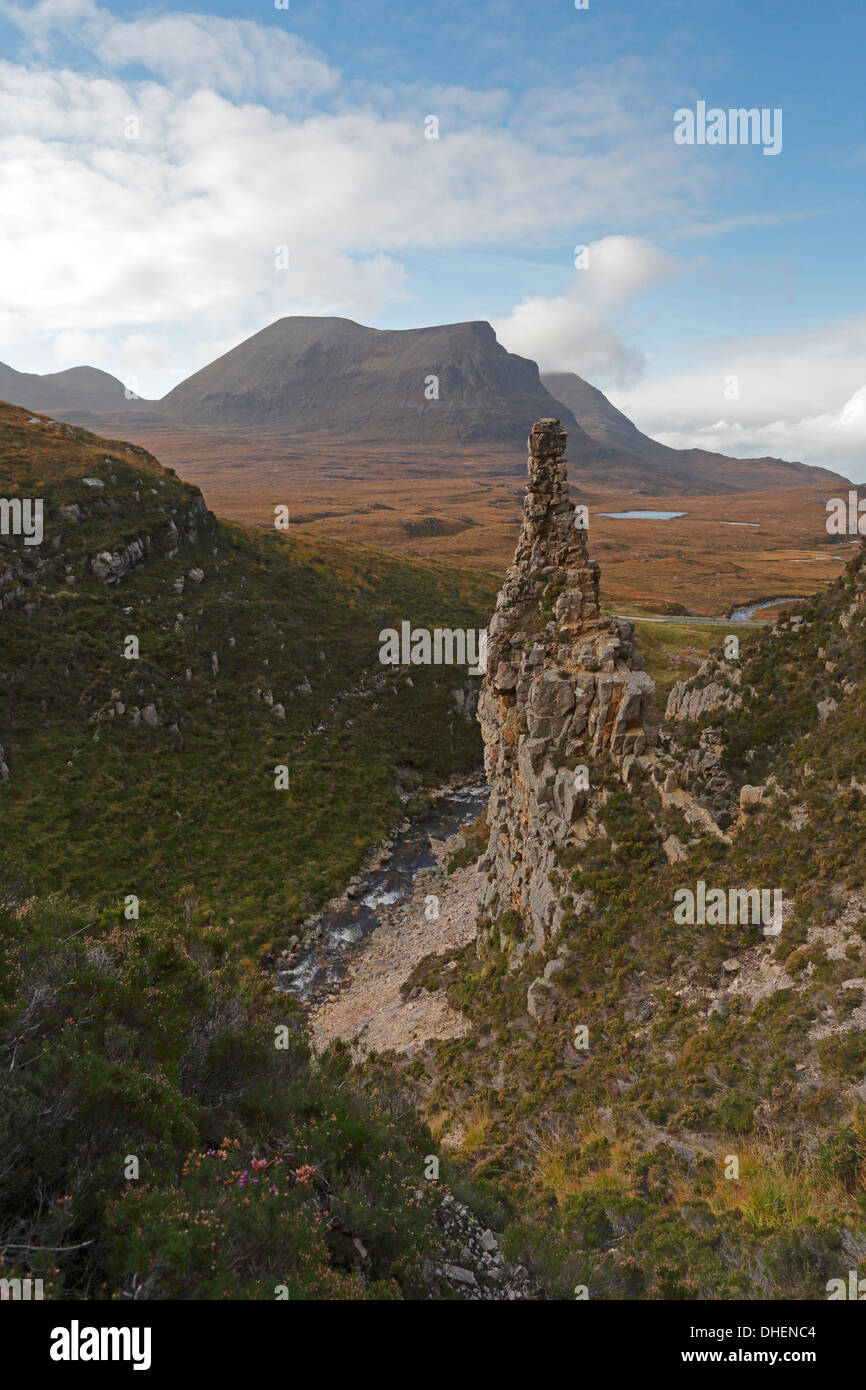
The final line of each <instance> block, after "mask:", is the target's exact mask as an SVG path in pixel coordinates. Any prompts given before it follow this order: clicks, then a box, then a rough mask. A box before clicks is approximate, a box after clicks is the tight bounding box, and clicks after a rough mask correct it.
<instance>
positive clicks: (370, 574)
mask: <svg viewBox="0 0 866 1390" xmlns="http://www.w3.org/2000/svg"><path fill="white" fill-rule="evenodd" d="M0 457H2V461H3V477H4V487H5V490H6V496H7V498H12V499H14V498H18V499H26V498H30V499H32V498H34V497H37V498H40V499H42V501H43V504H44V536H43V539H42V542H41V544H37V545H32V546H28V545H27V544H25V542H24V538H23V537H20V536H15V535H8V536H3V537H0V633H2V650H3V660H2V666H0V816H2V823H3V830H4V835H3V846H2V851H0V1055H2V1056H3V1070H4V1078H5V1079H4V1085H3V1094H2V1100H0V1133H2V1135H3V1151H4V1154H5V1155H6V1160H7V1161H6V1162H5V1163H4V1164H3V1165H2V1166H0V1251H2V1252H3V1257H2V1258H0V1273H2V1275H3V1276H4V1277H11V1278H12V1277H14V1278H24V1277H30V1276H32V1277H35V1278H40V1279H42V1280H43V1281H44V1284H45V1296H46V1297H48V1298H59V1297H66V1298H69V1297H72V1298H106V1297H112V1298H133V1299H165V1298H182V1299H204V1298H245V1299H249V1298H253V1299H255V1298H263V1299H267V1300H273V1299H274V1298H288V1299H310V1298H323V1299H341V1300H345V1299H349V1300H351V1299H365V1298H381V1299H394V1298H406V1297H423V1298H438V1297H461V1296H463V1289H462V1286H461V1285H460V1283H459V1281H457V1280H456V1276H453V1275H452V1274H451V1273H450V1271H451V1270H452V1269H453V1268H454V1263H455V1261H461V1262H462V1264H463V1265H464V1266H465V1265H466V1263H467V1261H468V1262H470V1264H471V1263H472V1261H473V1260H474V1261H475V1262H476V1265H477V1268H478V1272H479V1277H481V1276H482V1274H483V1271H484V1270H485V1269H486V1268H487V1267H488V1266H489V1265H490V1264H491V1262H492V1259H493V1257H492V1255H491V1253H490V1251H491V1245H490V1241H491V1239H492V1238H491V1237H490V1233H489V1232H486V1231H485V1226H484V1224H483V1223H479V1220H478V1217H477V1216H476V1215H475V1214H474V1213H473V1212H472V1211H470V1210H469V1208H468V1207H466V1206H465V1205H464V1204H463V1203H462V1202H459V1201H456V1200H455V1199H454V1197H453V1195H451V1194H450V1193H449V1191H448V1188H447V1187H445V1186H444V1184H443V1185H440V1184H438V1183H428V1182H427V1181H426V1178H425V1176H424V1175H425V1172H426V1167H427V1157H426V1156H427V1155H429V1154H431V1153H434V1154H435V1153H436V1145H435V1143H434V1141H433V1139H432V1137H431V1136H430V1134H429V1132H428V1131H427V1130H426V1129H425V1127H424V1125H423V1123H422V1122H421V1121H420V1120H419V1119H418V1118H417V1116H416V1115H415V1114H414V1112H413V1111H412V1109H411V1107H410V1106H409V1104H408V1102H407V1099H406V1097H405V1096H404V1095H403V1094H402V1092H401V1089H400V1086H399V1084H396V1083H394V1082H390V1081H388V1080H387V1078H380V1079H379V1080H378V1081H377V1082H375V1083H374V1084H367V1083H365V1081H364V1080H363V1078H361V1077H360V1076H359V1075H357V1074H356V1073H354V1072H353V1071H352V1069H351V1068H350V1066H349V1064H348V1061H347V1059H346V1057H345V1056H340V1055H339V1054H336V1055H334V1056H333V1057H332V1058H330V1059H329V1060H328V1061H327V1062H321V1061H320V1062H317V1063H315V1064H314V1063H313V1062H312V1060H311V1058H310V1054H309V1048H308V1044H307V1040H306V1037H305V1033H304V1028H303V1024H302V1020H301V1019H300V1016H299V1014H298V1010H297V1006H296V1005H295V1004H294V1003H293V1002H292V1001H291V1000H290V999H289V998H288V997H287V996H286V995H284V994H280V993H278V992H276V991H275V990H274V989H273V986H272V984H271V983H270V982H269V980H268V979H267V977H266V976H265V975H263V974H262V973H261V971H260V970H259V968H258V963H257V962H258V960H259V958H260V957H261V955H262V953H263V952H264V951H266V950H267V948H268V947H269V945H270V944H271V942H273V941H274V940H277V941H279V942H282V941H284V940H285V939H286V937H287V935H288V934H289V932H290V931H291V929H292V927H293V926H297V925H299V924H300V922H301V919H302V918H303V917H305V916H307V915H308V914H309V913H310V912H311V911H312V910H314V909H315V908H316V907H317V906H318V905H319V904H320V903H321V902H322V901H323V900H324V898H325V897H327V895H328V894H329V893H330V892H332V891H334V889H335V888H336V887H338V886H341V885H342V884H343V883H344V882H345V881H346V879H347V878H348V877H349V876H351V875H352V874H353V873H354V872H355V871H356V870H357V869H358V868H359V867H360V866H361V865H362V864H363V863H364V861H365V859H366V858H367V856H368V855H369V852H370V850H371V848H372V846H373V845H374V844H375V842H376V841H377V840H379V839H381V838H382V836H383V835H384V833H385V832H386V830H389V829H390V828H391V827H392V826H393V825H394V824H395V823H396V822H397V821H399V820H401V818H404V817H406V816H409V817H412V816H415V815H417V814H419V813H420V812H421V811H422V810H423V809H424V808H425V806H426V805H427V801H428V790H429V788H431V787H432V786H437V785H439V784H440V783H442V782H443V781H444V780H445V779H447V778H448V777H449V776H451V775H453V774H455V773H459V774H466V773H467V772H469V771H470V770H472V769H474V768H475V767H476V766H477V760H478V757H479V751H480V745H479V739H478V733H477V729H476V727H475V724H474V719H473V718H472V708H473V703H474V696H473V694H472V691H473V686H474V688H475V689H477V678H475V679H474V680H473V678H470V677H467V675H466V673H465V671H463V670H459V669H457V668H454V667H452V668H447V667H439V668H436V667H433V668H426V669H424V668H420V669H419V668H417V667H416V668H413V671H412V677H411V678H409V677H408V674H407V672H406V671H405V670H403V671H400V670H399V669H398V668H393V667H388V668H383V667H382V666H381V665H380V664H379V661H378V652H379V645H380V643H379V632H380V629H381V628H382V627H383V626H385V625H389V624H392V623H397V624H398V625H399V623H400V621H401V620H402V619H403V618H405V617H408V618H410V619H411V620H413V621H414V622H415V623H420V624H423V623H425V622H427V623H429V624H430V625H431V626H432V625H435V624H437V623H441V624H444V625H448V626H452V627H453V626H457V625H459V624H461V623H462V624H469V623H470V622H476V623H477V622H479V621H483V615H484V612H485V611H486V607H487V605H488V602H489V595H490V589H489V586H488V585H487V584H486V582H485V581H484V580H478V579H475V578H473V577H472V576H469V575H467V574H463V575H461V576H459V577H458V578H457V579H454V578H452V577H451V576H448V575H447V574H445V573H444V572H442V571H436V570H432V569H430V568H428V567H422V566H418V565H413V564H412V563H410V562H405V561H395V560H393V559H389V558H387V557H383V556H380V555H377V554H376V553H375V552H358V551H357V550H353V552H352V553H351V554H349V553H347V552H346V551H345V550H343V549H341V548H340V547H339V546H336V545H321V544H310V543H308V542H303V541H300V540H298V539H297V538H296V537H295V536H294V535H293V534H290V535H288V536H285V535H278V534H276V533H274V534H272V535H269V536H252V535H250V534H248V533H245V532H244V531H242V530H240V529H239V528H232V527H227V526H225V525H224V524H223V523H221V522H220V521H218V520H217V519H216V518H215V517H214V516H213V515H212V514H211V513H209V512H208V510H207V508H206V507H205V504H204V501H203V499H202V497H201V494H200V493H199V492H198V490H197V489H196V488H194V487H191V486H189V485H188V484H185V483H182V482H180V481H179V480H178V479H177V477H176V476H175V475H174V474H173V472H172V471H171V470H166V469H163V468H161V467H160V465H159V464H158V462H157V461H156V460H155V459H154V458H153V457H151V456H149V455H148V454H146V453H145V452H144V451H143V450H141V449H138V448H135V447H131V446H129V445H127V444H125V443H122V442H118V441H113V440H112V441H109V440H104V439H99V438H98V437H96V436H94V435H91V434H89V433H87V432H86V431H84V430H81V429H75V428H72V427H70V426H67V425H60V424H57V423H55V422H53V421H51V420H49V419H46V418H36V417H34V416H31V415H29V414H28V412H26V411H22V410H19V409H16V408H14V407H10V406H0ZM131 637H135V638H137V641H138V645H139V655H138V659H137V660H127V659H125V656H124V652H125V651H127V650H129V649H130V648H129V643H130V638H131ZM277 765H283V766H285V767H286V768H287V770H288V782H289V785H288V789H287V790H278V789H277V788H276V786H275V776H274V774H275V768H276V767H277ZM130 1155H132V1156H134V1159H135V1163H136V1165H137V1167H136V1170H135V1172H133V1173H131V1172H130V1166H129V1165H130ZM131 1178H132V1179H135V1180H134V1181H132V1180H130V1179H131ZM443 1199H447V1201H446V1200H443ZM214 1232H217V1233H218V1238H217V1239H216V1240H215V1239H214ZM482 1238H483V1239H482ZM470 1249H471V1250H473V1251H475V1254H474V1255H473V1254H471V1253H469V1252H470ZM22 1252H24V1253H22ZM496 1261H497V1264H496V1268H497V1270H498V1276H497V1277H498V1278H499V1280H500V1284H499V1286H498V1287H500V1288H504V1289H506V1290H511V1292H512V1295H513V1296H514V1297H517V1298H527V1297H535V1296H536V1293H537V1290H536V1288H535V1286H534V1285H533V1284H532V1283H531V1281H530V1280H529V1279H528V1276H527V1275H526V1272H525V1271H523V1270H521V1269H519V1268H517V1267H515V1266H513V1265H511V1264H510V1263H509V1262H508V1261H506V1260H504V1259H503V1258H502V1257H501V1256H500V1255H499V1254H498V1253H497V1255H496ZM461 1272H462V1271H458V1273H461ZM503 1281H504V1282H503Z"/></svg>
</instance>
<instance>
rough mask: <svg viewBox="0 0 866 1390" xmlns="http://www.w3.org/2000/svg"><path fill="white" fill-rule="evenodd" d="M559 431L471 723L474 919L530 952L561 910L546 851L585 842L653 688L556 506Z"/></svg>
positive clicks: (491, 638) (532, 470) (572, 521)
mask: <svg viewBox="0 0 866 1390" xmlns="http://www.w3.org/2000/svg"><path fill="white" fill-rule="evenodd" d="M565 443H566V436H565V431H564V430H563V429H562V427H561V426H560V423H559V421H558V420H539V421H538V423H537V424H536V425H534V426H533V429H532V433H531V434H530V437H529V460H528V472H529V479H528V490H527V493H526V498H525V502H524V512H523V526H522V530H521V533H520V539H519V541H518V544H517V550H516V552H515V556H514V561H513V563H512V565H511V567H510V569H509V570H508V572H507V574H506V577H505V583H504V585H503V587H502V590H501V592H500V594H499V597H498V599H497V603H496V610H495V612H494V615H493V618H492V620H491V623H490V627H489V634H488V651H487V674H486V676H485V679H484V682H483V684H482V688H481V694H480V696H479V702H478V718H479V721H480V724H481V732H482V735H483V738H484V747H485V754H484V756H485V769H486V772H487V779H488V781H489V783H490V805H489V811H488V819H489V823H490V844H489V848H488V851H487V855H486V857H485V861H484V863H485V866H486V868H487V870H488V875H489V881H488V887H487V891H486V894H485V898H484V903H483V908H484V911H485V912H486V913H487V914H488V915H489V916H491V917H495V916H497V915H498V914H499V913H502V912H504V911H507V910H511V911H514V912H516V913H517V914H518V915H519V917H520V918H521V919H522V921H523V923H524V925H525V927H526V929H527V930H528V932H529V933H530V934H531V937H532V939H533V942H534V944H535V945H536V946H537V947H539V948H540V947H541V946H542V945H543V944H544V942H545V941H546V940H547V938H548V937H549V936H550V935H551V934H552V933H555V932H556V930H557V928H558V926H559V923H560V921H561V916H562V908H561V905H560V904H559V901H558V898H557V894H556V892H555V891H554V888H553V886H552V884H551V881H550V875H551V873H552V872H553V871H554V869H555V867H556V858H557V850H558V848H560V847H561V846H563V845H565V844H567V843H569V842H572V843H576V844H582V843H586V841H587V840H588V839H589V838H590V837H591V836H592V835H594V834H595V833H597V818H596V811H597V809H598V805H599V802H600V795H601V792H600V785H599V784H600V778H599V776H598V770H599V769H598V766H597V764H598V763H599V762H600V761H601V760H606V759H609V760H612V761H613V762H614V763H615V764H616V765H617V766H618V767H619V768H620V770H621V771H622V772H623V774H624V775H625V776H627V775H628V773H629V770H630V767H631V766H632V765H633V763H634V760H635V759H636V758H640V757H642V756H644V755H646V754H647V751H648V750H649V749H650V747H651V745H652V744H653V742H654V737H655V735H654V700H655V687H654V685H653V682H652V680H651V679H650V677H649V676H648V675H647V673H646V671H645V670H644V663H643V658H642V657H641V655H640V653H639V652H638V651H637V650H636V648H635V646H634V644H633V642H632V633H633V628H632V625H631V624H630V623H628V622H624V621H622V620H619V619H613V618H605V617H602V615H601V611H600V608H599V597H598V595H599V569H598V565H597V564H595V563H594V562H593V561H592V560H590V558H589V555H588V553H587V544H586V531H585V529H581V528H580V527H579V526H578V525H576V514H575V507H574V504H573V503H572V502H571V501H570V499H569V495H568V479H567V474H566V465H565Z"/></svg>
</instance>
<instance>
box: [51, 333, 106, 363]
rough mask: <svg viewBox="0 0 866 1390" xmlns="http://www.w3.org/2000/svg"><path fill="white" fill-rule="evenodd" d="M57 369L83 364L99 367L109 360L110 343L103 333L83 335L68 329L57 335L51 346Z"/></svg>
mask: <svg viewBox="0 0 866 1390" xmlns="http://www.w3.org/2000/svg"><path fill="white" fill-rule="evenodd" d="M52 351H53V353H54V359H55V361H56V362H57V365H58V367H59V368H60V369H61V370H62V369H63V368H64V367H78V366H80V365H81V364H82V363H83V362H87V363H89V364H90V365H91V366H94V367H100V366H102V365H103V364H104V363H106V362H109V361H110V360H111V343H110V342H109V340H108V338H107V336H106V335H105V334H104V333H85V332H81V331H77V330H75V329H69V330H67V331H66V332H65V333H58V335H57V337H56V338H55V339H54V343H53V345H52Z"/></svg>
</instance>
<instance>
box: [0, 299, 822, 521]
mask: <svg viewBox="0 0 866 1390" xmlns="http://www.w3.org/2000/svg"><path fill="white" fill-rule="evenodd" d="M0 399H8V400H9V401H12V402H14V403H16V404H19V405H22V406H25V407H26V408H27V409H29V410H37V411H43V412H46V413H48V414H51V415H56V416H59V417H60V418H62V419H64V420H70V421H72V422H73V423H77V424H83V425H86V426H88V427H92V428H97V429H99V430H100V432H102V433H109V432H114V431H115V430H117V431H122V432H123V433H124V434H125V435H126V436H127V437H129V436H130V434H133V435H134V436H135V437H136V438H138V439H140V440H141V441H142V442H145V443H149V442H150V439H151V438H152V437H153V435H152V433H151V432H152V431H157V432H159V433H160V434H161V435H162V436H165V435H166V434H174V435H175V436H180V435H181V434H183V432H184V431H187V430H189V429H193V430H196V431H208V430H209V431H213V432H214V433H215V434H216V433H217V432H219V431H221V430H224V429H231V430H233V431H236V432H241V431H243V432H244V433H245V435H246V436H247V437H248V438H251V437H252V436H257V437H259V438H264V439H267V438H269V437H270V436H272V435H277V434H280V435H284V436H288V437H292V438H295V437H297V438H299V439H301V440H303V439H308V440H311V441H312V440H315V441H317V442H320V443H323V444H326V445H329V446H330V445H331V444H333V446H334V447H335V448H339V449H340V450H341V451H342V452H344V453H345V452H346V451H347V450H348V449H350V448H351V447H352V446H353V445H356V446H358V447H361V448H369V449H372V450H374V451H375V450H376V449H377V448H379V449H382V450H383V451H386V450H388V449H393V448H395V447H396V448H399V449H402V450H407V451H408V450H414V451H415V453H416V457H417V458H418V459H419V461H421V462H424V461H425V460H426V459H431V458H432V456H433V455H434V454H435V453H436V452H437V451H438V452H439V453H440V454H441V455H442V456H451V457H453V455H454V454H456V453H458V452H461V451H462V452H464V453H465V452H467V451H470V450H471V451H473V452H478V453H483V454H496V455H499V456H500V457H502V458H504V459H505V461H506V462H507V466H508V467H509V468H512V467H513V469H514V471H515V472H516V471H518V470H519V471H520V472H522V471H523V466H524V461H525V446H526V437H527V434H528V431H529V428H530V425H531V424H532V423H533V421H534V420H537V419H539V418H553V417H555V418H558V419H559V420H560V422H561V424H562V425H563V427H564V428H565V430H566V431H567V433H568V438H569V454H570V458H571V466H572V478H573V482H574V483H575V485H578V486H580V485H582V486H596V487H607V488H617V489H622V490H628V491H631V492H637V493H642V494H645V495H656V496H658V495H662V494H664V493H679V494H681V495H688V494H692V495H695V494H705V495H716V494H718V493H724V492H743V491H748V492H752V491H764V490H766V489H767V488H774V487H792V486H800V485H803V484H806V483H816V484H819V485H821V486H832V487H840V486H846V485H847V479H845V478H843V477H841V476H840V475H839V474H837V473H833V472H830V471H829V470H827V469H824V468H814V467H810V466H808V465H806V464H802V463H789V462H786V461H784V460H782V459H774V458H761V459H734V458H728V457H727V456H725V455H723V454H714V453H709V452H707V451H706V450H702V449H670V448H668V447H667V446H666V445H664V444H659V443H657V441H656V440H654V439H650V438H649V437H648V436H647V435H645V434H643V433H642V432H641V431H640V430H639V429H638V428H637V427H636V426H635V425H634V424H633V423H632V422H631V420H629V419H628V418H627V416H625V415H623V414H622V412H621V411H619V410H617V409H616V408H615V407H614V406H613V405H611V403H610V401H609V400H607V398H606V397H605V396H604V395H603V394H602V392H601V391H598V390H597V389H596V388H595V387H594V386H590V385H589V383H588V382H586V381H583V380H582V378H581V377H579V376H576V375H575V374H574V373H572V372H558V373H552V374H547V375H545V376H543V377H542V376H540V375H539V371H538V367H537V366H536V364H535V363H534V362H531V361H529V360H528V359H527V358H525V357H518V356H516V355H515V354H514V353H511V352H507V351H506V350H505V348H504V347H502V345H501V344H500V343H499V342H497V340H496V334H495V333H494V331H493V328H492V327H491V325H490V324H489V323H486V322H484V321H477V322H471V323H454V324H442V325H438V326H435V327H430V328H412V329H376V328H366V327H364V326H363V325H362V324H359V323H355V322H354V321H353V320H351V319H344V318H317V317H312V316H298V317H292V318H282V319H278V320H277V321H276V322H275V323H272V324H269V325H268V327H267V328H263V329H262V330H261V332H259V333H255V334H254V335H253V336H252V337H251V338H247V339H246V340H245V341H244V342H242V343H239V344H238V346H237V347H234V348H232V349H231V351H229V352H227V353H224V354H223V356H222V357H218V358H217V359H216V360H215V361H213V362H210V363H209V364H208V365H207V366H206V367H203V368H202V369H201V370H200V371H198V372H195V373H193V375H192V376H190V377H187V379H186V380H185V381H182V382H181V383H180V384H179V385H178V386H176V387H175V388H174V389H173V390H172V391H169V393H168V394H167V395H166V396H164V397H163V398H162V399H161V400H159V401H146V400H139V399H132V400H129V399H127V397H126V394H125V392H124V388H123V386H122V384H121V382H119V381H118V380H117V379H116V378H115V377H112V376H109V375H108V374H107V373H106V372H102V371H98V370H96V369H95V368H93V367H74V368H72V369H70V370H68V371H65V372H55V373H49V374H48V375H46V376H36V375H33V374H31V373H24V372H16V371H14V370H13V369H12V368H11V367H6V366H0ZM225 444H226V441H225V439H223V440H220V441H218V445H219V448H222V447H223V446H225ZM274 447H275V450H276V451H277V453H278V446H276V445H275V446H274ZM218 452H219V449H218V450H217V454H218ZM241 452H243V449H241ZM215 457H216V455H215Z"/></svg>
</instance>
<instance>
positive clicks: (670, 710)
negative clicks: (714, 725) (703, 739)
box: [665, 662, 743, 722]
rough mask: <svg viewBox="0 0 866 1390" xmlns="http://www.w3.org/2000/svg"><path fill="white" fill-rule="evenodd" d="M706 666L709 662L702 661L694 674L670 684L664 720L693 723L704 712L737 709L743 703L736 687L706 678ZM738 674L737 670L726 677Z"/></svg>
mask: <svg viewBox="0 0 866 1390" xmlns="http://www.w3.org/2000/svg"><path fill="white" fill-rule="evenodd" d="M709 665H710V663H709V662H704V663H702V666H701V668H700V669H699V671H698V673H697V675H696V676H693V677H691V679H689V680H685V681H677V682H676V684H675V685H674V686H672V688H671V693H670V695H669V696H668V703H667V708H666V710H665V718H666V719H668V720H670V721H672V722H676V721H680V720H686V719H687V720H691V721H695V722H696V721H697V720H698V719H701V718H703V716H704V715H705V714H712V713H714V712H715V711H716V710H718V709H721V710H730V709H738V708H739V706H740V705H741V704H742V703H743V697H742V695H741V694H740V692H739V691H738V690H732V689H731V687H730V685H722V684H721V683H720V682H719V681H717V680H713V679H709V680H707V679H705V677H706V673H707V669H708V668H709ZM738 674H739V672H736V671H734V672H733V673H727V672H726V676H727V677H728V679H730V678H731V676H733V677H736V676H737V675H738Z"/></svg>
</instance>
